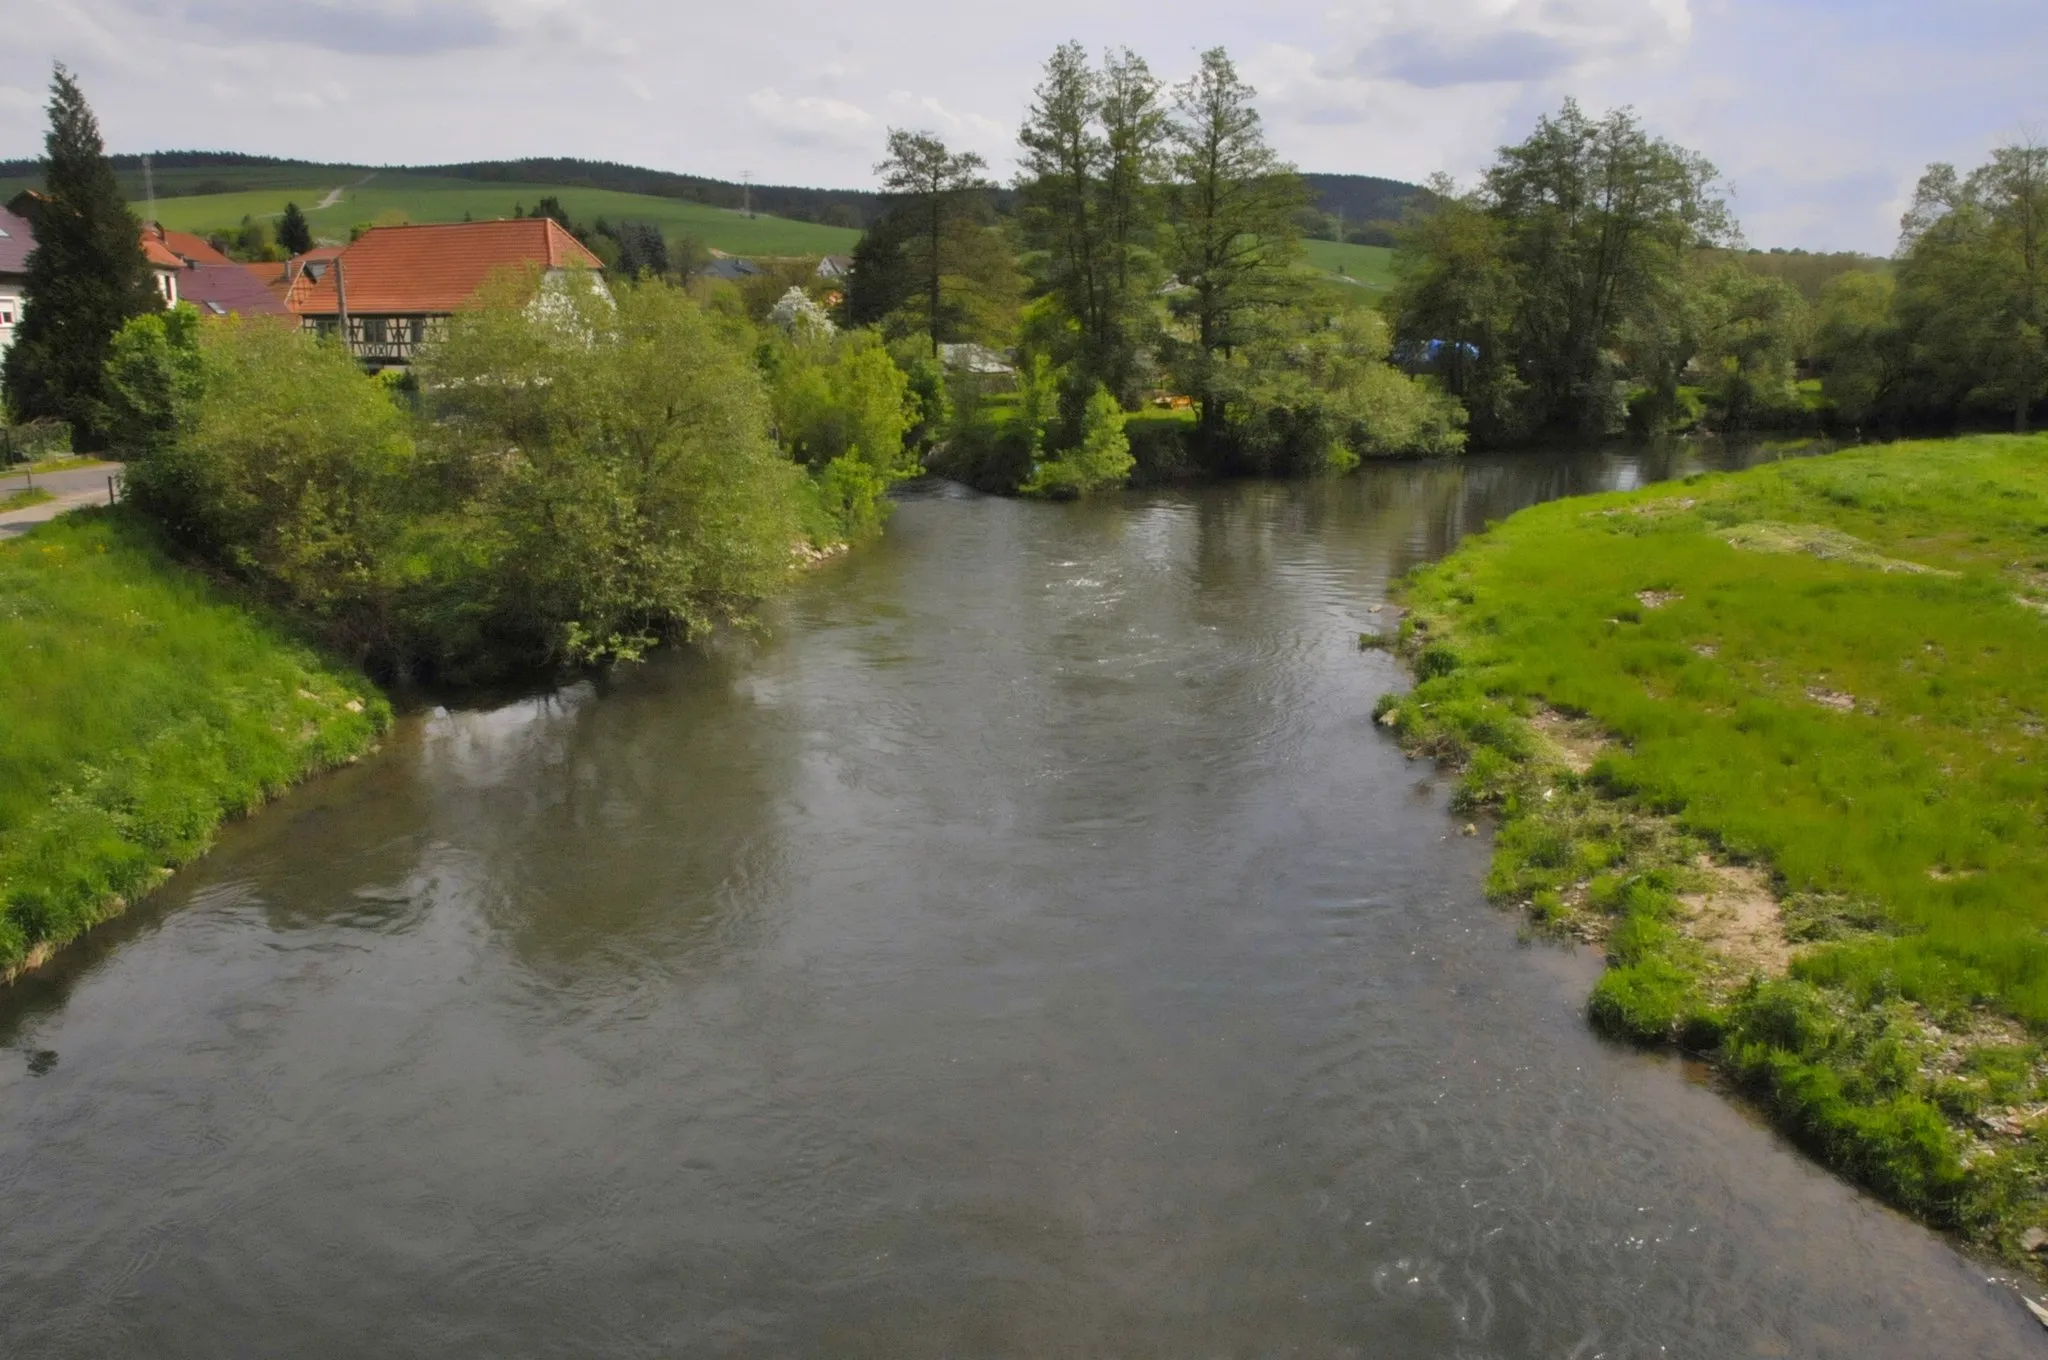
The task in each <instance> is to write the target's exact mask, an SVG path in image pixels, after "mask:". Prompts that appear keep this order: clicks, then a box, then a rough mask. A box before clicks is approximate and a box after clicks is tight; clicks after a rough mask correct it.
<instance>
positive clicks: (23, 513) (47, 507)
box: [0, 463, 121, 539]
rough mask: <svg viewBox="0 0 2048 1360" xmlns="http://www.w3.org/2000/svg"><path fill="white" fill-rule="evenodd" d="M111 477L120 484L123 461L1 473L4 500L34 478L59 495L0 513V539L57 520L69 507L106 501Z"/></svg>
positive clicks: (53, 494)
mask: <svg viewBox="0 0 2048 1360" xmlns="http://www.w3.org/2000/svg"><path fill="white" fill-rule="evenodd" d="M109 477H112V478H113V479H114V481H115V483H116V484H117V485H118V484H119V482H120V480H121V465H120V464H119V463H87V464H86V465H84V466H83V467H72V468H65V469H64V470H63V471H62V472H39V473H37V474H35V476H34V478H33V479H31V478H29V477H28V476H26V475H25V474H23V473H19V472H12V473H8V474H7V475H6V476H4V477H0V501H4V500H6V499H7V498H8V497H9V496H11V495H13V494H14V493H15V492H17V491H19V490H21V489H22V488H23V487H25V486H27V485H29V483H30V481H31V480H33V482H34V483H35V485H37V486H39V487H41V488H42V489H44V490H45V491H48V492H49V493H50V494H51V495H52V496H54V497H56V499H55V500H48V501H44V502H43V503H42V504H41V505H31V506H29V507H28V508H27V509H26V510H10V511H7V512H6V513H4V514H0V539H7V538H13V537H15V536H16V535H17V534H25V533H27V532H28V531H29V530H30V529H33V528H34V527H35V526H36V525H38V524H42V523H44V522H46V521H48V520H53V519H55V518H56V517H57V516H59V515H61V514H63V513H64V512H65V511H66V510H75V509H77V508H78V507H79V506H81V505H105V504H106V503H107V478H109Z"/></svg>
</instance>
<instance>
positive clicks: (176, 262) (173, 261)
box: [142, 231, 185, 269]
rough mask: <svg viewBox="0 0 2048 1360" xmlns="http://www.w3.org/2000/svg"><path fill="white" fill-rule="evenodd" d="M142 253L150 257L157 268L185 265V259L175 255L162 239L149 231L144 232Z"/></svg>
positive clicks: (153, 265)
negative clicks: (158, 238)
mask: <svg viewBox="0 0 2048 1360" xmlns="http://www.w3.org/2000/svg"><path fill="white" fill-rule="evenodd" d="M142 253H143V255H144V256H145V257H147V258H148V260H149V263H150V265H151V266H152V267H154V268H157V269H183V268H184V267H185V262H184V261H183V260H181V259H179V258H178V257H177V256H176V255H173V254H172V253H171V252H170V249H169V248H168V247H166V246H165V245H164V243H163V242H162V241H159V240H157V239H156V238H155V237H154V236H151V235H150V234H149V233H148V232H147V231H144V232H143V233H142Z"/></svg>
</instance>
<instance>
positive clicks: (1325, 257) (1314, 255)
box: [1301, 241, 1394, 298]
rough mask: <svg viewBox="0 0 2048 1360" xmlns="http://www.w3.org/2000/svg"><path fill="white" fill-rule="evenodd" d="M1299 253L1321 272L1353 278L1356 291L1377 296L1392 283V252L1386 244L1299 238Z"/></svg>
mask: <svg viewBox="0 0 2048 1360" xmlns="http://www.w3.org/2000/svg"><path fill="white" fill-rule="evenodd" d="M1301 244H1302V256H1303V258H1304V259H1305V260H1306V261H1307V263H1308V265H1309V266H1310V267H1311V268H1313V269H1316V270H1318V271H1320V272H1322V273H1324V274H1329V275H1333V276H1336V277H1340V278H1347V279H1352V280H1354V281H1355V284H1356V286H1357V287H1358V291H1360V292H1361V293H1364V294H1366V295H1368V296H1370V297H1374V298H1377V297H1378V296H1379V295H1380V294H1382V293H1385V292H1386V291H1387V290H1388V289H1389V288H1392V287H1393V286H1394V252H1393V251H1392V250H1390V249H1388V248H1387V247H1386V246H1354V245H1351V244H1349V243H1347V242H1343V241H1303V242H1302V243H1301Z"/></svg>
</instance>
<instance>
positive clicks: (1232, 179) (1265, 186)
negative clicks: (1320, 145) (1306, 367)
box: [1165, 47, 1309, 449]
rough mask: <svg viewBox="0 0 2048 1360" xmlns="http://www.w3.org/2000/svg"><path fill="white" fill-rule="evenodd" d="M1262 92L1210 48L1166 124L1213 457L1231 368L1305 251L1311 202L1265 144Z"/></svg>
mask: <svg viewBox="0 0 2048 1360" xmlns="http://www.w3.org/2000/svg"><path fill="white" fill-rule="evenodd" d="M1257 94H1258V91H1256V90H1254V89H1253V88H1252V87H1251V86H1249V85H1247V84H1245V83H1244V81H1242V80H1240V79H1239V78H1238V74H1237V68H1236V67H1234V66H1233V65H1232V64H1231V61H1230V57H1229V55H1228V54H1227V53H1226V52H1225V51H1224V50H1223V49H1222V48H1220V47H1216V48H1211V49H1210V50H1209V51H1207V52H1204V53H1203V54H1202V65H1201V69H1200V70H1198V71H1197V72H1196V73H1195V74H1194V76H1193V77H1191V78H1190V79H1189V80H1188V81H1187V82H1186V83H1185V84H1182V85H1178V86H1176V87H1175V88H1174V92H1173V115H1172V117H1171V119H1170V120H1169V122H1168V125H1167V137H1168V145H1169V150H1170V156H1171V161H1170V175H1169V179H1168V186H1167V202H1168V212H1167V229H1166V236H1165V246H1166V251H1165V254H1166V262H1167V266H1168V268H1170V269H1171V270H1172V271H1173V274H1174V276H1175V277H1176V279H1178V281H1179V282H1180V283H1181V284H1182V285H1184V291H1182V292H1179V293H1176V294H1175V295H1174V297H1173V307H1174V310H1175V311H1176V312H1177V313H1178V314H1179V315H1180V316H1181V317H1182V318H1183V319H1184V320H1185V322H1186V323H1187V325H1188V327H1189V328H1190V330H1191V331H1192V345H1191V346H1190V347H1189V348H1188V350H1187V352H1186V353H1187V362H1186V364H1185V368H1186V374H1187V380H1188V384H1189V386H1190V388H1191V389H1192V391H1191V395H1193V396H1194V397H1195V399H1196V402H1197V404H1198V405H1199V407H1200V426H1199V428H1200V431H1201V437H1202V439H1203V442H1204V444H1205V445H1206V446H1208V447H1209V448H1211V449H1213V448H1215V447H1217V446H1218V444H1219V442H1220V440H1221V437H1222V434H1223V429H1224V425H1225V419H1226V412H1225V404H1226V396H1225V392H1224V387H1225V384H1224V382H1223V377H1224V374H1223V372H1222V362H1223V361H1224V360H1226V359H1227V358H1228V357H1229V355H1230V353H1231V351H1232V350H1233V349H1235V348H1236V347H1238V346H1240V345H1242V344H1244V343H1245V342H1246V341H1248V340H1250V339H1251V338H1252V336H1253V334H1254V326H1253V322H1254V319H1255V318H1256V316H1257V314H1258V313H1259V312H1260V311H1261V310H1262V309H1264V308H1266V307H1268V306H1270V305H1271V304H1272V303H1273V302H1274V301H1275V300H1277V298H1278V297H1279V295H1280V294H1281V293H1282V292H1283V291H1284V289H1285V285H1286V282H1287V274H1288V269H1289V266H1290V265H1292V264H1293V262H1294V260H1295V258H1296V256H1297V255H1298V254H1299V252H1300V249H1301V245H1300V235H1299V229H1298V228H1297V226H1296V225H1295V213H1296V212H1297V210H1298V209H1300V208H1301V207H1302V206H1303V205H1304V204H1306V203H1307V202H1308V201H1309V195H1308V190H1307V187H1306V186H1305V185H1304V184H1303V182H1302V178H1301V176H1300V175H1299V174H1297V173H1296V172H1295V169H1294V167H1293V166H1291V165H1289V164H1287V163H1286V162H1285V161H1283V160H1281V159H1280V157H1279V156H1278V155H1276V154H1275V153H1274V151H1273V149H1272V148H1271V147H1269V146H1267V145H1266V135H1265V130H1264V128H1263V127H1262V126H1261V125H1260V122H1259V112H1258V110H1257V109H1255V108H1253V107H1252V100H1253V99H1254V98H1255V97H1256V96H1257Z"/></svg>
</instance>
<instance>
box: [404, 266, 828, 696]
mask: <svg viewBox="0 0 2048 1360" xmlns="http://www.w3.org/2000/svg"><path fill="white" fill-rule="evenodd" d="M541 287H546V288H547V289H548V290H549V291H547V292H546V293H545V294H544V295H543V296H544V298H545V303H546V305H542V306H535V305H533V303H534V298H535V290H536V289H537V288H541ZM480 300H481V305H480V306H478V307H475V308H471V309H468V310H465V311H463V312H460V313H458V314H457V315H456V316H455V317H454V319H453V320H451V322H450V323H449V328H448V335H447V338H446V339H445V340H444V341H443V342H441V343H440V344H437V345H435V346H434V347H433V349H432V351H431V352H430V353H429V354H428V355H427V356H426V357H425V358H424V359H423V360H422V362H421V364H420V387H421V390H422V392H423V393H425V394H427V398H426V399H427V401H428V403H429V411H430V414H431V415H432V417H433V424H432V425H431V427H430V428H431V429H432V431H433V438H434V452H435V455H436V458H437V461H438V462H439V463H440V464H441V466H442V467H443V468H444V469H445V470H446V471H445V473H444V475H445V476H446V477H447V478H449V479H451V480H453V481H456V482H458V483H462V484H466V485H468V486H471V487H473V488H474V489H473V491H472V492H470V493H469V495H468V496H467V498H466V507H467V511H466V514H467V519H468V521H469V522H471V523H473V524H475V525H476V526H477V528H476V530H475V531H474V532H475V535H476V537H475V541H474V542H473V543H470V544H468V545H466V546H465V547H464V549H463V552H462V556H463V557H464V558H465V559H467V560H473V561H476V562H478V563H479V564H480V565H479V566H478V567H477V568H476V571H477V572H478V573H479V574H480V576H481V578H482V586H481V592H482V595H483V601H484V602H483V605H482V610H483V613H484V616H485V617H486V619H487V620H488V628H489V630H490V631H491V632H492V634H493V635H495V636H497V637H499V638H502V639H506V640H508V641H509V642H510V643H511V644H513V645H514V646H516V647H517V648H519V649H520V650H521V651H523V652H524V654H525V655H526V657H527V658H528V659H530V660H532V661H536V662H551V661H567V662H571V663H576V664H584V663H592V662H603V661H610V660H626V659H631V658H633V657H636V656H638V655H640V654H641V653H642V652H643V651H644V650H645V649H646V648H647V647H649V646H651V645H653V643H654V642H655V641H656V640H658V639H659V638H661V637H663V636H666V635H674V634H683V635H693V634H695V633H697V632H698V631H700V630H702V629H705V628H709V627H710V626H712V625H713V624H715V623H717V622H719V621H721V620H736V619H743V618H745V617H746V613H747V611H748V609H749V608H750V607H751V606H752V605H753V604H754V603H755V602H756V601H758V600H759V599H761V598H762V597H763V596H765V595H768V594H770V593H772V592H773V591H774V590H775V589H776V588H777V587H778V586H779V585H780V584H781V583H782V582H784V581H785V580H786V579H787V577H788V573H789V567H790V547H791V545H792V544H793V543H795V542H797V541H798V540H799V538H800V536H801V528H800V525H799V522H798V519H797V505H798V497H799V494H800V493H799V486H798V479H799V478H800V476H801V474H800V473H799V472H798V470H797V469H796V468H795V467H794V466H793V465H792V464H791V463H790V462H789V460H788V459H786V458H784V457H783V456H782V455H781V453H780V452H779V451H778V450H777V448H776V447H775V442H774V440H773V439H772V438H771V436H770V433H769V404H768V397H767V392H766V391H765V389H764V384H763V381H762V377H761V374H760V371H759V370H758V368H756V366H755V364H754V361H753V358H752V356H751V354H750V353H749V352H748V349H747V347H746V344H745V343H744V342H743V341H742V340H741V339H740V338H739V337H738V336H736V335H732V334H728V333H727V331H726V330H725V329H724V328H721V327H720V326H718V325H716V324H714V322H713V321H712V320H711V319H710V318H709V317H707V316H706V315H705V314H704V313H703V311H701V310H700V309H699V308H698V307H697V305H696V304H695V303H694V302H692V301H691V300H690V298H689V296H688V295H687V294H685V293H684V292H682V291H681V290H680V289H677V288H672V287H669V286H667V285H665V284H660V283H644V284H640V285H637V286H636V285H629V284H620V285H618V286H617V287H615V288H614V290H613V292H612V295H611V296H607V295H606V294H605V293H604V292H601V291H599V290H598V289H597V288H596V287H595V286H594V285H593V284H591V283H588V282H580V283H579V282H576V281H574V280H571V281H566V282H564V283H563V284H561V285H559V286H557V285H544V284H543V283H542V282H541V281H540V280H539V279H538V278H536V277H535V276H534V275H531V274H529V275H524V276H506V277H501V278H499V279H497V280H495V281H494V282H493V283H492V284H490V285H487V286H486V288H485V290H484V293H483V294H482V296H481V299H480Z"/></svg>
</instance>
